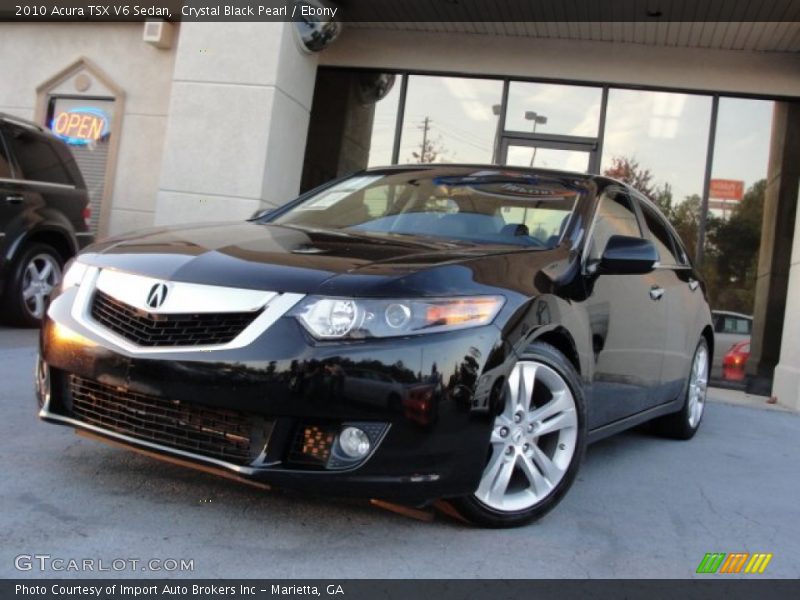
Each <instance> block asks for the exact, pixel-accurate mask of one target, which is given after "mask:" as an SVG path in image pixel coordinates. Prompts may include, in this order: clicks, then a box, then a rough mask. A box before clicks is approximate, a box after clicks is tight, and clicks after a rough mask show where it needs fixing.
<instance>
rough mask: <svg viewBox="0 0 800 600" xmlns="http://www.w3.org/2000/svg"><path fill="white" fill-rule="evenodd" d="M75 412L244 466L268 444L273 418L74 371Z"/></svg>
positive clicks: (104, 425) (95, 421) (120, 429)
mask: <svg viewBox="0 0 800 600" xmlns="http://www.w3.org/2000/svg"><path fill="white" fill-rule="evenodd" d="M70 390H71V394H72V416H73V417H75V418H76V419H78V420H80V421H83V422H84V423H88V424H91V425H96V426H97V427H100V428H102V429H105V430H108V431H113V432H116V433H122V434H125V435H128V436H131V437H134V438H137V439H141V440H146V441H149V442H154V443H157V444H160V445H162V446H168V447H170V448H177V449H179V450H184V451H187V452H191V453H193V454H199V455H202V456H210V457H212V458H217V459H220V460H224V461H226V462H230V463H234V464H238V465H244V464H248V463H250V462H252V460H253V459H254V458H256V457H257V456H258V455H259V454H260V453H261V451H262V450H263V449H264V446H265V444H266V440H267V439H268V437H269V430H270V429H271V423H270V422H269V421H266V420H264V419H262V418H259V417H257V416H256V415H250V414H247V413H242V412H237V411H233V410H226V409H222V408H213V407H209V406H201V405H198V404H192V403H188V402H182V401H179V400H166V399H164V398H158V397H156V396H151V395H149V394H140V393H138V392H133V391H130V390H124V389H120V388H116V387H114V386H110V385H105V384H103V383H99V382H97V381H93V380H91V379H85V378H83V377H78V376H76V375H71V376H70Z"/></svg>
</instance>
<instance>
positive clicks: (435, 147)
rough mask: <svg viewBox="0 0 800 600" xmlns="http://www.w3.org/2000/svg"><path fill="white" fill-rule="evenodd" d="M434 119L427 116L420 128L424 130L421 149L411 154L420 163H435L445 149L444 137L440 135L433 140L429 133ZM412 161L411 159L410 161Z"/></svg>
mask: <svg viewBox="0 0 800 600" xmlns="http://www.w3.org/2000/svg"><path fill="white" fill-rule="evenodd" d="M432 122H433V121H432V120H431V118H430V117H425V119H424V120H423V121H422V125H421V126H420V127H419V129H421V130H422V143H421V144H420V149H419V151H414V152H412V153H411V156H412V157H414V161H416V162H418V163H434V162H436V161H437V159H438V158H439V156H440V155H441V154H442V153H443V152H444V151H445V149H444V148H443V147H442V138H441V137H438V138H437V139H436V141H435V142H434V140H432V139H431V138H430V136H429V135H428V133H429V131H430V129H431V123H432ZM409 162H411V161H409Z"/></svg>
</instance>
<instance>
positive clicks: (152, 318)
mask: <svg viewBox="0 0 800 600" xmlns="http://www.w3.org/2000/svg"><path fill="white" fill-rule="evenodd" d="M91 312H92V318H93V319H94V320H95V321H97V322H98V323H100V324H101V325H102V326H103V327H106V328H108V329H110V330H111V331H113V332H114V333H116V334H117V335H119V336H121V337H123V338H125V339H126V340H129V341H131V342H133V343H134V344H136V345H137V346H145V347H149V348H152V347H157V346H214V345H219V344H227V343H228V342H230V341H231V340H233V339H234V338H235V337H236V336H237V335H239V334H240V333H241V332H242V331H243V330H244V328H245V327H247V326H248V325H250V323H252V322H253V320H254V319H255V318H256V317H257V316H258V315H259V314H261V311H255V312H241V313H197V314H191V313H185V314H171V315H166V314H165V315H160V314H153V313H148V312H145V311H142V310H139V309H137V308H134V307H133V306H130V305H128V304H125V303H124V302H120V301H119V300H117V299H116V298H113V297H111V296H109V295H108V294H106V293H104V292H102V291H100V290H96V291H95V293H94V299H93V300H92V310H91Z"/></svg>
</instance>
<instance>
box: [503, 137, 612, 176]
mask: <svg viewBox="0 0 800 600" xmlns="http://www.w3.org/2000/svg"><path fill="white" fill-rule="evenodd" d="M596 155H597V152H596V145H595V144H591V143H586V144H583V143H570V142H558V141H553V142H549V141H544V140H526V139H521V138H513V137H503V139H502V141H501V144H500V160H499V162H500V164H501V165H509V166H513V167H539V168H541V169H557V170H560V171H577V172H581V173H586V172H589V171H592V170H596V169H595V164H596V160H597V159H596Z"/></svg>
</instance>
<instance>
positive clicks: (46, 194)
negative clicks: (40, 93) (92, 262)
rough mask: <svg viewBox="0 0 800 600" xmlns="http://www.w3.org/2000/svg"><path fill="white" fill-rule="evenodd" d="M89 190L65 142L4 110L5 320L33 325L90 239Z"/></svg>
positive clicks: (1, 244)
mask: <svg viewBox="0 0 800 600" xmlns="http://www.w3.org/2000/svg"><path fill="white" fill-rule="evenodd" d="M89 216H90V207H89V196H88V193H87V191H86V184H85V183H84V181H83V177H82V176H81V173H80V170H79V169H78V165H77V164H76V163H75V159H74V158H73V156H72V153H71V152H70V151H69V149H68V148H67V146H66V145H65V144H64V143H63V142H62V141H61V140H59V139H58V138H57V137H55V136H54V135H53V134H51V133H50V132H49V131H47V130H46V129H44V128H43V127H40V126H39V125H36V124H35V123H31V122H29V121H26V120H23V119H19V118H17V117H13V116H10V115H6V114H3V113H0V319H2V321H4V322H6V323H11V324H15V325H23V326H28V327H36V326H38V325H39V323H40V322H41V319H42V316H43V315H44V311H45V306H46V303H47V302H46V301H47V298H48V297H49V295H50V292H51V291H52V290H53V289H54V288H55V287H56V286H57V285H58V283H59V282H60V281H61V274H62V271H63V267H64V264H65V263H66V261H67V260H69V259H70V258H72V257H73V256H74V255H75V254H76V253H77V252H78V250H79V249H81V248H83V247H84V246H86V245H87V244H89V243H90V242H91V241H92V240H91V234H90V233H89Z"/></svg>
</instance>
